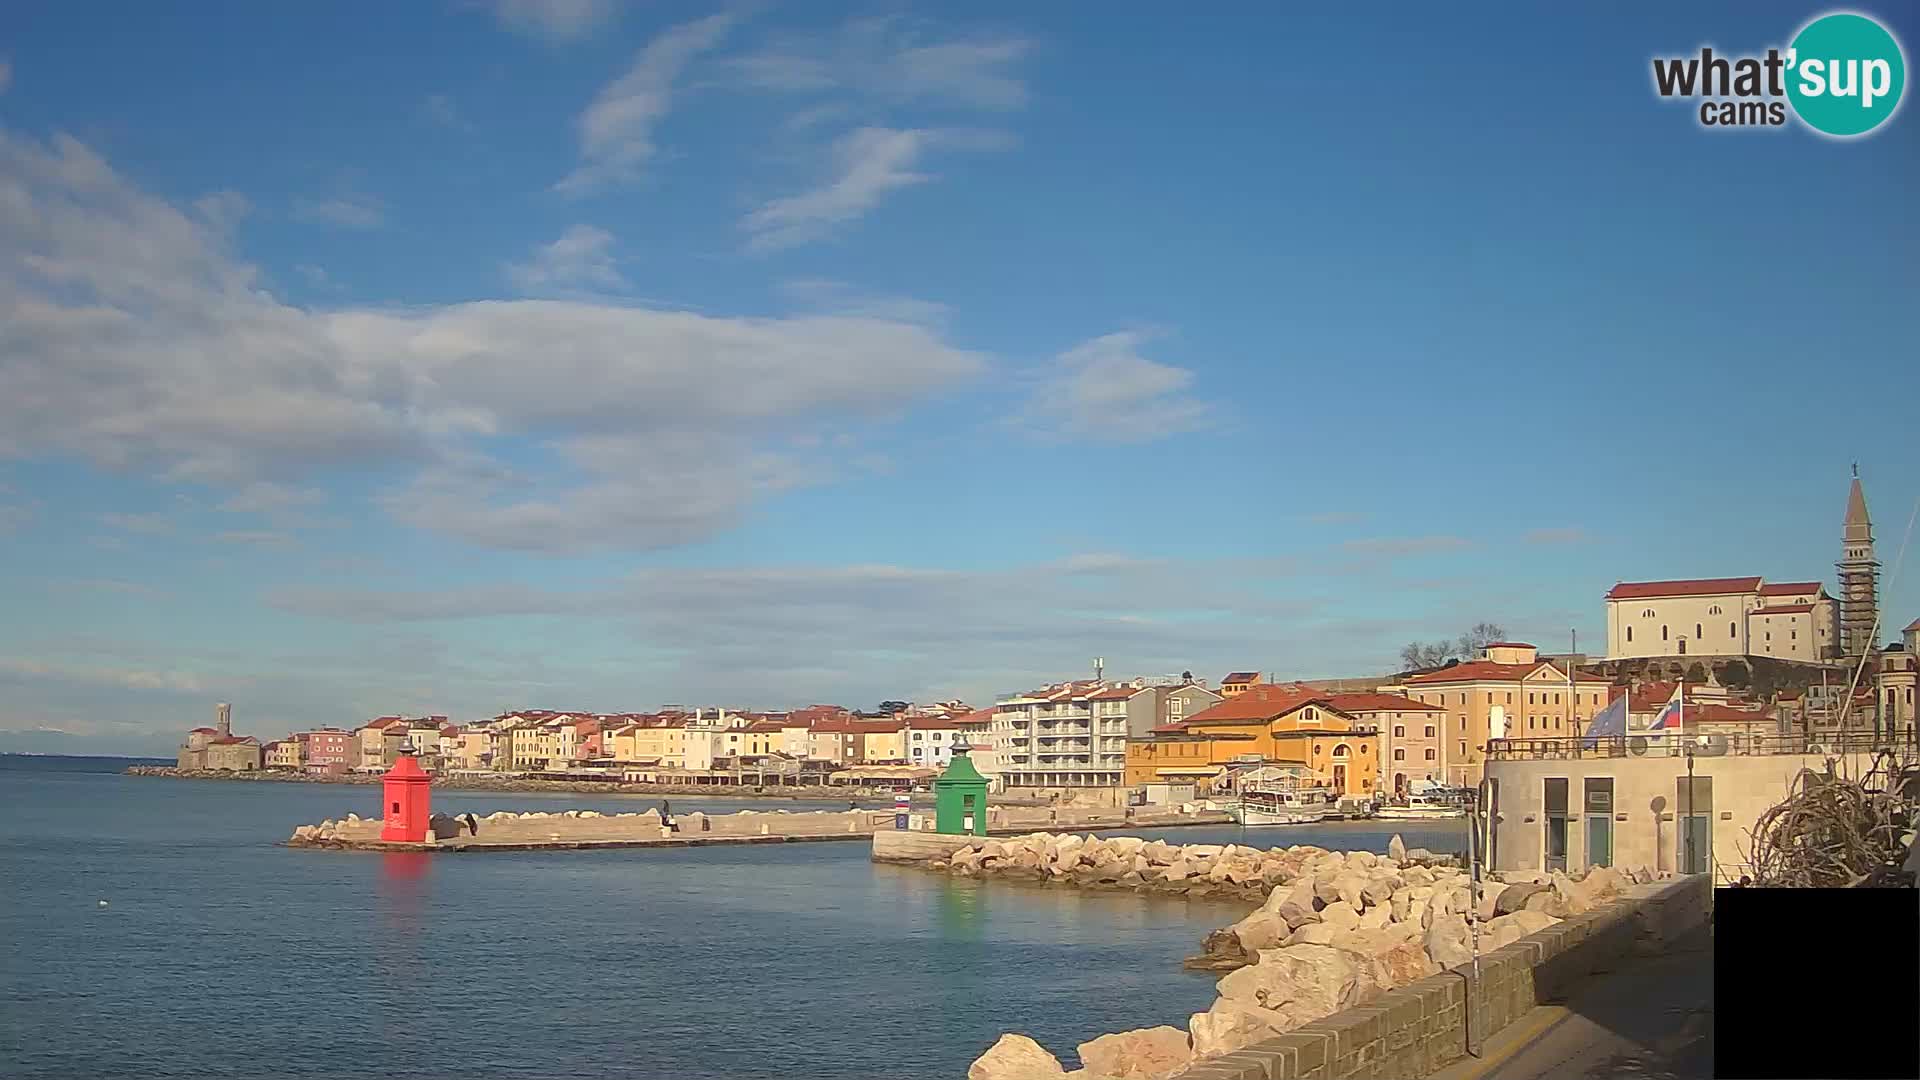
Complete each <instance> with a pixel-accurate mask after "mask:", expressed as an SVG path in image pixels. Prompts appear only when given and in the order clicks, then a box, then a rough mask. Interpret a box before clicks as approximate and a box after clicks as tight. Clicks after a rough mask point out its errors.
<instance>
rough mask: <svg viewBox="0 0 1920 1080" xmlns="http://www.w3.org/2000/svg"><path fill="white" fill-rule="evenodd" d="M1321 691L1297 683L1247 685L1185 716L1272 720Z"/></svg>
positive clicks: (1200, 720)
mask: <svg viewBox="0 0 1920 1080" xmlns="http://www.w3.org/2000/svg"><path fill="white" fill-rule="evenodd" d="M1327 696H1328V695H1327V694H1326V693H1325V692H1324V691H1320V690H1316V689H1314V688H1313V687H1311V686H1304V685H1302V684H1300V683H1289V684H1287V685H1285V686H1272V685H1262V686H1253V687H1248V688H1247V692H1246V693H1244V694H1239V695H1236V696H1234V697H1230V698H1228V699H1226V700H1225V701H1222V702H1220V703H1219V704H1217V705H1211V706H1208V707H1207V708H1205V709H1202V710H1200V711H1199V712H1197V713H1194V714H1193V715H1192V716H1189V717H1187V719H1186V722H1187V723H1188V724H1209V723H1232V722H1236V721H1245V720H1271V719H1273V718H1274V717H1276V716H1279V715H1280V714H1282V713H1286V712H1291V711H1292V710H1293V709H1294V708H1295V707H1296V706H1299V705H1302V704H1305V703H1306V702H1309V701H1314V700H1324V699H1325V698H1326V697H1327Z"/></svg>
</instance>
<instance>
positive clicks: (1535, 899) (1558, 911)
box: [1521, 886, 1573, 919]
mask: <svg viewBox="0 0 1920 1080" xmlns="http://www.w3.org/2000/svg"><path fill="white" fill-rule="evenodd" d="M1521 910H1523V911H1538V912H1542V913H1544V914H1547V915H1551V916H1553V917H1554V918H1556V919H1564V918H1567V917H1568V916H1570V915H1572V914H1573V910H1572V909H1571V908H1570V907H1568V906H1567V901H1566V898H1565V897H1563V896H1561V895H1560V894H1559V893H1557V892H1554V891H1553V889H1552V887H1551V886H1549V887H1546V888H1542V889H1541V890H1540V891H1539V892H1536V893H1534V894H1532V895H1531V896H1529V897H1527V902H1526V903H1525V904H1524V905H1522V906H1521Z"/></svg>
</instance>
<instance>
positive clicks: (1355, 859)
mask: <svg viewBox="0 0 1920 1080" xmlns="http://www.w3.org/2000/svg"><path fill="white" fill-rule="evenodd" d="M1379 861H1380V856H1378V855H1375V854H1374V853H1373V852H1371V851H1349V852H1347V869H1349V870H1355V869H1358V870H1365V869H1367V868H1369V867H1371V866H1373V865H1374V864H1375V863H1377V862H1379Z"/></svg>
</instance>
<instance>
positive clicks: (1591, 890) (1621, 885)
mask: <svg viewBox="0 0 1920 1080" xmlns="http://www.w3.org/2000/svg"><path fill="white" fill-rule="evenodd" d="M1580 884H1582V885H1583V886H1585V887H1586V890H1587V898H1588V899H1589V900H1592V901H1595V902H1599V901H1602V900H1611V899H1613V898H1614V897H1617V896H1619V895H1621V894H1622V893H1624V892H1626V890H1627V879H1626V875H1624V874H1622V873H1621V872H1620V871H1618V870H1615V869H1614V868H1613V867H1611V866H1596V867H1594V868H1593V869H1591V870H1588V871H1587V876H1586V877H1585V878H1584V879H1583V880H1582V881H1581V882H1580Z"/></svg>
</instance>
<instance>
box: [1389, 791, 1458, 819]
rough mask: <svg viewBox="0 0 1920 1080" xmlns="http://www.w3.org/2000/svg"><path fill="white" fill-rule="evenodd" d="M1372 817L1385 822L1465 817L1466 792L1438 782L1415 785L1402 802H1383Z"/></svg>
mask: <svg viewBox="0 0 1920 1080" xmlns="http://www.w3.org/2000/svg"><path fill="white" fill-rule="evenodd" d="M1373 816H1374V817H1377V818H1382V819H1384V820H1388V821H1443V820H1446V819H1448V818H1462V817H1466V816H1467V791H1466V789H1465V788H1450V787H1444V786H1442V785H1440V784H1427V785H1425V786H1422V787H1416V788H1414V789H1412V790H1411V791H1409V792H1408V793H1407V797H1406V799H1405V801H1402V802H1390V803H1384V804H1382V805H1381V806H1380V808H1379V809H1378V810H1375V811H1374V815H1373Z"/></svg>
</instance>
